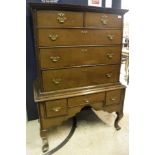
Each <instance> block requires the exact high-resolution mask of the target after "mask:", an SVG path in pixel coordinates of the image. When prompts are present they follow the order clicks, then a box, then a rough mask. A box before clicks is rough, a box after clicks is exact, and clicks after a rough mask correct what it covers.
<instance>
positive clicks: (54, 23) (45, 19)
mask: <svg viewBox="0 0 155 155" xmlns="http://www.w3.org/2000/svg"><path fill="white" fill-rule="evenodd" d="M37 25H38V26H39V27H82V26H83V13H81V12H71V11H38V12H37Z"/></svg>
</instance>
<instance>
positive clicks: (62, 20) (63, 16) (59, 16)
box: [57, 12, 67, 24]
mask: <svg viewBox="0 0 155 155" xmlns="http://www.w3.org/2000/svg"><path fill="white" fill-rule="evenodd" d="M57 20H58V22H59V23H60V24H63V23H64V22H65V20H67V17H65V14H64V13H63V12H60V13H58V17H57Z"/></svg>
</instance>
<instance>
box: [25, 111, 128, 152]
mask: <svg viewBox="0 0 155 155" xmlns="http://www.w3.org/2000/svg"><path fill="white" fill-rule="evenodd" d="M95 113H96V114H95ZM115 118H116V115H115V113H111V114H109V113H106V112H103V111H92V110H85V111H81V112H80V113H79V114H78V115H77V128H76V130H75V133H74V135H73V136H72V137H71V139H70V140H69V141H68V143H67V144H66V145H65V146H64V147H62V148H61V149H60V150H58V151H57V152H55V153H54V155H128V154H129V153H128V149H129V148H128V132H129V131H128V115H127V114H125V115H124V117H123V118H122V120H121V121H120V123H119V124H120V126H121V127H122V129H121V130H119V131H116V130H115V128H114V126H113V123H114V120H115ZM71 126H72V121H71V120H69V121H67V122H65V123H64V124H62V125H61V126H59V127H54V128H52V129H51V131H50V133H49V145H50V150H51V149H53V148H54V147H56V146H57V145H59V144H60V143H61V142H62V141H63V140H64V139H65V138H66V136H67V135H68V133H69V131H70V129H71ZM41 145H42V141H41V138H40V136H39V123H38V120H35V121H30V122H27V155H42V154H43V153H42V151H41Z"/></svg>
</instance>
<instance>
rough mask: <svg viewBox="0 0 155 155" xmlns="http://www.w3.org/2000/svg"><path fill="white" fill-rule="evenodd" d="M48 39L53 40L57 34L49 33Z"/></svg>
mask: <svg viewBox="0 0 155 155" xmlns="http://www.w3.org/2000/svg"><path fill="white" fill-rule="evenodd" d="M48 37H49V39H51V40H52V41H55V40H56V39H57V38H58V35H57V34H49V36H48Z"/></svg>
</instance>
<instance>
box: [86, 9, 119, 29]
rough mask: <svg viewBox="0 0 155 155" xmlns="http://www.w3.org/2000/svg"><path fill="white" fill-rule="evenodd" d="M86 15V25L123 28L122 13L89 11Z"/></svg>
mask: <svg viewBox="0 0 155 155" xmlns="http://www.w3.org/2000/svg"><path fill="white" fill-rule="evenodd" d="M85 17H86V18H85V26H86V27H99V28H122V16H120V15H116V14H104V13H93V12H87V13H86V16H85Z"/></svg>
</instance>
